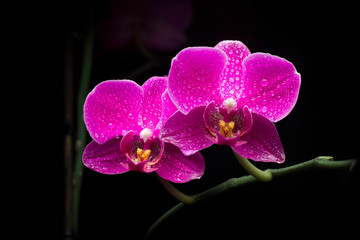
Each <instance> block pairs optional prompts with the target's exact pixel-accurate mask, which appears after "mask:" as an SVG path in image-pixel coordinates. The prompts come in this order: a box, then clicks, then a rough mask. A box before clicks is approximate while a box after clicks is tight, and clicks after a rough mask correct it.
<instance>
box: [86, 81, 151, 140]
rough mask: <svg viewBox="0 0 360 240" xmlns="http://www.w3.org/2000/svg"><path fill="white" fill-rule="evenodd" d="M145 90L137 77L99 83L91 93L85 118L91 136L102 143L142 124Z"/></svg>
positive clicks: (88, 97)
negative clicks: (142, 105)
mask: <svg viewBox="0 0 360 240" xmlns="http://www.w3.org/2000/svg"><path fill="white" fill-rule="evenodd" d="M143 95H144V93H143V90H142V88H141V87H140V86H139V85H137V84H136V83H135V82H133V81H129V80H109V81H105V82H102V83H100V84H98V85H97V86H96V87H95V88H94V90H92V91H91V92H90V93H89V95H88V96H87V98H86V100H85V104H84V121H85V125H86V127H87V129H88V131H89V133H90V136H91V137H92V138H93V139H94V140H95V141H96V142H97V143H99V144H103V143H105V142H107V141H108V140H110V139H113V138H116V137H119V136H122V135H124V134H125V133H127V132H128V131H129V130H136V129H139V123H140V125H141V118H140V113H141V103H142V99H143Z"/></svg>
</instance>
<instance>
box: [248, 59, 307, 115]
mask: <svg viewBox="0 0 360 240" xmlns="http://www.w3.org/2000/svg"><path fill="white" fill-rule="evenodd" d="M243 64H244V68H243V74H244V88H245V89H244V94H245V96H244V97H245V99H243V104H245V105H247V106H248V107H249V108H250V109H251V110H252V111H253V112H256V113H258V114H260V115H262V116H264V117H266V118H268V119H269V120H271V121H273V122H277V121H279V120H281V119H283V118H284V117H286V116H287V115H288V114H289V113H290V112H291V110H292V109H293V108H294V106H295V103H296V101H297V98H298V95H299V89H300V74H299V73H297V72H296V69H295V67H294V66H293V65H292V64H291V63H290V62H289V61H287V60H285V59H284V58H280V57H278V56H273V55H270V54H267V53H255V54H252V55H250V56H248V57H247V58H245V60H244V63H243Z"/></svg>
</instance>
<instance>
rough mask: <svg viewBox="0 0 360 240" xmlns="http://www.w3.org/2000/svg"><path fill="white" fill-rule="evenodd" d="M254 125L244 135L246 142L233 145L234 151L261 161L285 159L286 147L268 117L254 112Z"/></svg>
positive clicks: (278, 161) (282, 160)
mask: <svg viewBox="0 0 360 240" xmlns="http://www.w3.org/2000/svg"><path fill="white" fill-rule="evenodd" d="M252 117H253V125H252V128H251V130H250V132H248V133H247V134H246V135H245V136H244V137H242V138H241V141H242V142H245V143H244V144H241V145H238V146H235V147H233V149H234V151H235V152H237V153H238V154H240V155H241V156H243V157H245V158H249V159H252V160H254V161H261V162H277V163H283V162H284V161H285V153H284V148H283V146H282V144H281V141H280V137H279V134H278V132H277V130H276V127H275V125H274V124H273V123H272V122H271V121H269V120H268V119H267V118H265V117H263V116H261V115H259V114H256V113H253V114H252Z"/></svg>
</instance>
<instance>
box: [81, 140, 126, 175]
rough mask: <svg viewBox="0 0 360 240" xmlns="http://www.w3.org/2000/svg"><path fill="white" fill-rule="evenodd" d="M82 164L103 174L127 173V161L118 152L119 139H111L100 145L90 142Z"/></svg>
mask: <svg viewBox="0 0 360 240" xmlns="http://www.w3.org/2000/svg"><path fill="white" fill-rule="evenodd" d="M83 163H84V165H85V166H86V167H88V168H90V169H91V170H93V171H96V172H99V173H104V174H120V173H124V172H126V171H128V160H127V158H126V157H125V156H124V155H123V154H121V152H120V139H112V140H110V141H108V142H106V143H105V144H102V145H100V144H98V143H96V142H95V141H92V142H91V143H89V144H88V145H87V147H86V148H85V150H84V153H83Z"/></svg>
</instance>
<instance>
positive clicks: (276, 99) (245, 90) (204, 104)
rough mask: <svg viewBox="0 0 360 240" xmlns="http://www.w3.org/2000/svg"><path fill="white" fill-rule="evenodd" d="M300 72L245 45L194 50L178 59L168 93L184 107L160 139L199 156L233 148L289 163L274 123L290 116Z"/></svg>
mask: <svg viewBox="0 0 360 240" xmlns="http://www.w3.org/2000/svg"><path fill="white" fill-rule="evenodd" d="M299 88H300V74H299V73H297V72H296V69H295V67H294V66H293V65H292V64H291V63H290V62H289V61H287V60H285V59H283V58H280V57H278V56H274V55H270V54H267V53H253V54H251V53H250V51H249V50H248V48H247V47H246V46H245V45H244V44H243V43H242V42H239V41H222V42H220V43H219V44H217V45H216V46H215V47H214V48H212V47H189V48H186V49H184V50H182V51H181V52H180V53H178V54H177V56H176V57H175V58H174V59H173V61H172V65H171V69H170V72H169V81H168V93H169V96H170V98H171V99H172V101H173V103H174V104H175V105H176V107H177V108H178V109H179V111H178V112H176V113H175V114H174V115H172V116H171V117H170V118H169V119H168V121H167V122H166V123H165V125H164V126H163V128H162V130H161V133H160V138H161V139H162V140H163V141H166V142H170V143H172V144H174V145H176V146H178V147H179V148H180V149H181V150H182V151H183V153H184V154H186V155H188V154H193V153H194V152H197V151H199V150H201V149H203V148H206V147H209V146H210V145H212V144H220V145H229V146H231V147H232V149H233V150H234V151H235V152H236V153H237V154H239V155H241V156H242V157H244V158H249V159H252V160H254V161H263V162H277V163H282V162H284V160H285V154H284V149H283V147H282V144H281V141H280V138H279V135H278V132H277V130H276V128H275V125H274V124H273V122H277V121H279V120H281V119H283V118H284V117H286V116H287V115H288V114H289V113H290V111H291V110H292V109H293V107H294V105H295V103H296V101H297V98H298V93H299Z"/></svg>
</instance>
